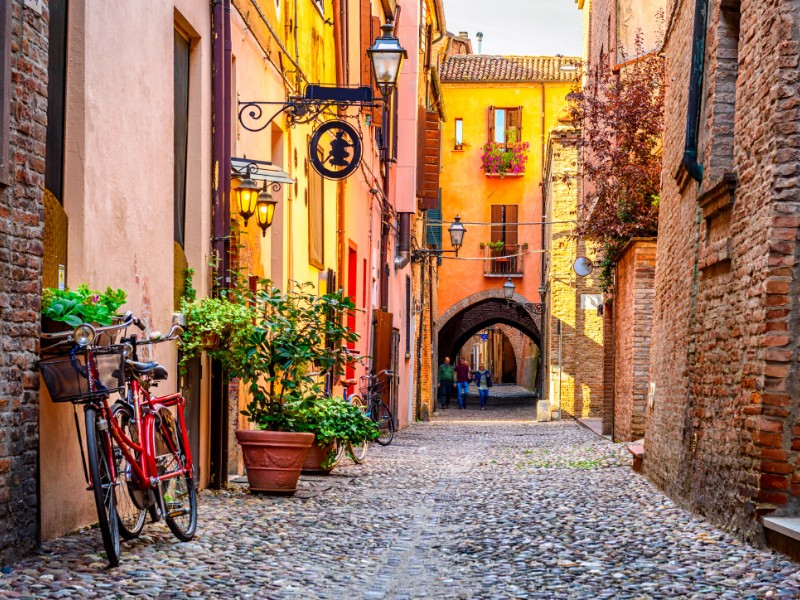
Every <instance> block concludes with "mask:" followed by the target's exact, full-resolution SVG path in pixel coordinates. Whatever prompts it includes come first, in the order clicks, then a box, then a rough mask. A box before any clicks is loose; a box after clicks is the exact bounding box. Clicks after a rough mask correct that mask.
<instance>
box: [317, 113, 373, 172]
mask: <svg viewBox="0 0 800 600" xmlns="http://www.w3.org/2000/svg"><path fill="white" fill-rule="evenodd" d="M308 155H309V157H310V158H311V165H312V166H313V167H314V170H315V171H316V172H317V173H319V174H320V175H322V176H323V177H325V178H326V179H344V178H345V177H349V176H350V175H352V174H353V172H354V171H355V170H356V169H357V168H358V165H359V164H360V163H361V138H360V137H359V135H358V132H357V131H356V130H355V128H354V127H353V126H352V125H350V124H349V123H345V122H344V121H326V122H325V123H323V124H322V125H320V126H319V127H317V129H316V131H314V134H313V135H312V136H311V142H309V145H308Z"/></svg>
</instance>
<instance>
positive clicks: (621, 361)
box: [613, 239, 656, 441]
mask: <svg viewBox="0 0 800 600" xmlns="http://www.w3.org/2000/svg"><path fill="white" fill-rule="evenodd" d="M655 258H656V242H655V240H651V239H633V240H631V241H630V242H629V243H628V245H627V246H626V247H625V248H624V249H623V251H622V252H621V253H620V255H619V256H618V258H617V265H616V284H615V289H614V312H615V319H614V386H613V387H614V391H613V394H614V400H613V402H614V439H615V440H618V441H631V440H635V439H639V438H641V437H642V436H643V435H644V431H645V419H646V414H645V412H646V408H647V392H648V388H649V381H650V380H649V377H648V370H649V369H648V367H649V360H650V335H651V328H652V322H653V295H654V289H653V279H654V276H655V267H656V265H655Z"/></svg>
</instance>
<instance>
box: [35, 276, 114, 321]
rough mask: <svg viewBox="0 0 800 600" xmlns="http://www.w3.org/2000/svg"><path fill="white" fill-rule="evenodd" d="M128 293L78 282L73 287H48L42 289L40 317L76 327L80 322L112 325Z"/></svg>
mask: <svg viewBox="0 0 800 600" xmlns="http://www.w3.org/2000/svg"><path fill="white" fill-rule="evenodd" d="M126 299H127V294H126V293H125V292H124V291H123V290H121V289H116V290H112V289H111V288H110V287H109V288H106V291H105V292H99V291H97V290H92V289H90V288H89V286H88V285H85V284H84V285H80V286H78V288H77V289H76V290H69V289H66V290H59V289H56V288H47V289H45V290H43V291H42V317H45V318H48V319H52V320H53V321H58V322H61V323H66V324H68V325H70V326H72V327H77V326H78V325H80V324H81V323H96V324H98V325H103V326H106V325H111V324H112V322H113V318H114V316H116V315H117V313H118V311H119V309H120V307H121V306H122V305H123V304H125V301H126Z"/></svg>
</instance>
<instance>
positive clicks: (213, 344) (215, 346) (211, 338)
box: [201, 331, 222, 350]
mask: <svg viewBox="0 0 800 600" xmlns="http://www.w3.org/2000/svg"><path fill="white" fill-rule="evenodd" d="M201 343H202V344H203V349H205V350H219V348H220V344H221V343H222V340H221V339H220V337H219V335H217V334H216V333H212V332H209V331H206V332H205V333H203V337H202V341H201Z"/></svg>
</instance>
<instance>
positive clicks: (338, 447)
mask: <svg viewBox="0 0 800 600" xmlns="http://www.w3.org/2000/svg"><path fill="white" fill-rule="evenodd" d="M333 444H334V450H335V452H336V454H335V455H334V457H333V464H332V465H331V468H333V467H335V466H336V465H338V464H339V463H340V462H342V459H343V458H344V453H345V451H346V450H347V444H345V443H343V442H340V441H339V440H336V441H335V442H334V443H333Z"/></svg>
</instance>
